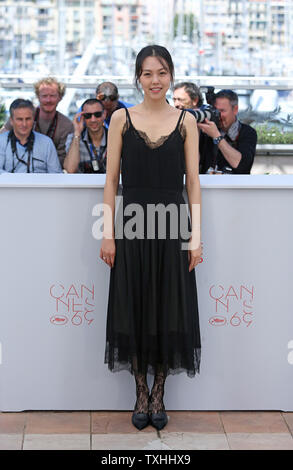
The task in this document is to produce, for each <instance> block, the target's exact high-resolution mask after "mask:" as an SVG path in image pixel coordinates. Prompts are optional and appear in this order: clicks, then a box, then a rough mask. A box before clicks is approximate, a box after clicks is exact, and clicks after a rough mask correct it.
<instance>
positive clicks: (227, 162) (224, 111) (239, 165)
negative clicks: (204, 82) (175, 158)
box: [198, 90, 257, 174]
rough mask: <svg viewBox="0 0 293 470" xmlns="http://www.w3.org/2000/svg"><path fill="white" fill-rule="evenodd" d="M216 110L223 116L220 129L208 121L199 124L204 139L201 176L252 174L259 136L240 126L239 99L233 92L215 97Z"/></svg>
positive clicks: (244, 126) (201, 147)
mask: <svg viewBox="0 0 293 470" xmlns="http://www.w3.org/2000/svg"><path fill="white" fill-rule="evenodd" d="M213 106H214V108H215V109H216V110H218V112H219V123H218V125H217V124H216V123H215V122H214V121H213V120H208V119H205V120H204V122H202V123H198V127H199V129H200V130H201V131H202V132H201V136H200V144H199V151H200V173H211V174H214V173H227V174H250V171H251V167H252V165H253V161H254V155H255V149H256V142H257V134H256V131H255V130H254V129H253V128H252V127H251V126H249V125H247V124H244V123H242V122H240V121H239V120H238V118H237V114H238V96H237V94H236V93H235V92H234V91H232V90H221V91H219V92H218V93H216V94H215V95H214V101H213Z"/></svg>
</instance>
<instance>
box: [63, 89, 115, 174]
mask: <svg viewBox="0 0 293 470" xmlns="http://www.w3.org/2000/svg"><path fill="white" fill-rule="evenodd" d="M105 117H106V111H105V109H104V106H103V103H102V102H101V101H99V100H97V99H96V98H89V99H87V100H86V101H85V102H84V103H83V104H82V106H81V111H80V112H78V113H77V114H76V115H75V117H74V120H73V126H74V133H72V134H69V135H68V137H67V140H66V151H67V155H66V158H65V160H64V165H63V166H64V170H65V171H66V172H67V173H106V155H107V129H106V128H105V127H104V125H103V122H104V119H105Z"/></svg>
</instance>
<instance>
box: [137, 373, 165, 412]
mask: <svg viewBox="0 0 293 470" xmlns="http://www.w3.org/2000/svg"><path fill="white" fill-rule="evenodd" d="M165 380H166V377H165V375H164V374H163V373H161V372H159V373H157V374H156V375H155V378H154V384H153V387H152V391H151V395H150V397H149V388H148V384H147V379H146V376H145V375H143V374H135V383H136V404H135V409H134V411H135V412H136V413H147V412H148V411H151V412H152V413H159V412H160V411H164V410H165V406H164V402H163V397H164V386H165Z"/></svg>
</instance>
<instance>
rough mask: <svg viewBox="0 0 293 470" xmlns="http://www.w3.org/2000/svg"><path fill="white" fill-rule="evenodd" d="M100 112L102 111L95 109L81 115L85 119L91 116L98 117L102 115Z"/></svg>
mask: <svg viewBox="0 0 293 470" xmlns="http://www.w3.org/2000/svg"><path fill="white" fill-rule="evenodd" d="M102 114H103V111H96V112H95V113H83V117H84V118H85V119H90V118H91V117H92V116H95V117H96V118H99V117H101V116H102Z"/></svg>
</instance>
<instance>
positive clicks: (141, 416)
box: [131, 402, 150, 431]
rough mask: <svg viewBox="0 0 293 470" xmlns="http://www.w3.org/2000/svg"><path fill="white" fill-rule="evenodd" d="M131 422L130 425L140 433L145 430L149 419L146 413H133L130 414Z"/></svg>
mask: <svg viewBox="0 0 293 470" xmlns="http://www.w3.org/2000/svg"><path fill="white" fill-rule="evenodd" d="M136 406H137V402H136V403H135V408H136ZM135 408H134V409H135ZM131 421H132V424H133V425H134V426H135V427H136V428H137V429H139V430H140V431H141V430H142V429H143V428H145V427H146V426H147V425H148V424H149V422H150V417H149V414H148V413H137V412H136V411H134V412H133V413H132V419H131Z"/></svg>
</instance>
